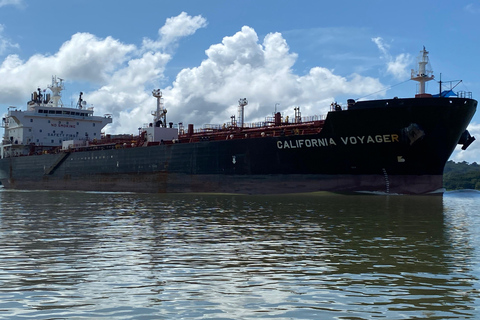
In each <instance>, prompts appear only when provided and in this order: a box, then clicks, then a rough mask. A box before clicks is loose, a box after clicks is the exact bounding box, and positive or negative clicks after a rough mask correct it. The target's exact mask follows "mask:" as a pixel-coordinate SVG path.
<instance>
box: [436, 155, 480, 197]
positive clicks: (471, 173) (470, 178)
mask: <svg viewBox="0 0 480 320" xmlns="http://www.w3.org/2000/svg"><path fill="white" fill-rule="evenodd" d="M443 187H444V188H445V189H447V190H460V189H475V190H480V165H479V164H477V163H476V162H473V163H470V164H469V163H468V162H466V161H463V162H454V161H452V160H449V161H448V162H447V163H446V165H445V169H444V170H443Z"/></svg>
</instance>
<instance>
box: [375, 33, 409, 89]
mask: <svg viewBox="0 0 480 320" xmlns="http://www.w3.org/2000/svg"><path fill="white" fill-rule="evenodd" d="M372 41H373V42H374V43H375V44H376V45H377V47H378V50H380V52H381V53H382V58H383V59H384V60H385V61H386V64H387V72H388V73H390V74H391V75H393V76H394V77H395V78H396V79H398V80H406V79H408V78H409V77H410V72H409V69H408V66H409V65H410V64H411V62H412V58H411V56H410V55H409V54H404V53H402V54H399V55H397V56H396V57H392V55H391V54H390V46H389V45H388V44H386V43H385V42H384V40H383V39H382V38H381V37H376V38H372Z"/></svg>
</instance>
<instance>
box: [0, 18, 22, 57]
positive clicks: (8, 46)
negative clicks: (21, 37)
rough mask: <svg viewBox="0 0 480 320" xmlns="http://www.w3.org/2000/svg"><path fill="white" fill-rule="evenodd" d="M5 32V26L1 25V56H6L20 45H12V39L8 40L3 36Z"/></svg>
mask: <svg viewBox="0 0 480 320" xmlns="http://www.w3.org/2000/svg"><path fill="white" fill-rule="evenodd" d="M4 30H5V27H4V25H2V24H0V55H2V54H4V53H5V52H6V51H7V50H8V49H11V48H16V49H18V48H19V45H18V44H17V43H12V42H11V41H10V39H8V38H6V37H5V36H4V35H3V31H4Z"/></svg>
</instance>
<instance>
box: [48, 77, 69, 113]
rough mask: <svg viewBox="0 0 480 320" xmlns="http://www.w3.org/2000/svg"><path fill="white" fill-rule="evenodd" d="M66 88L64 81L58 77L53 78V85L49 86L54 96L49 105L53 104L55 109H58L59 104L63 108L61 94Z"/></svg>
mask: <svg viewBox="0 0 480 320" xmlns="http://www.w3.org/2000/svg"><path fill="white" fill-rule="evenodd" d="M57 79H58V80H57ZM64 88H65V87H64V85H63V79H61V78H57V76H53V77H52V84H51V85H49V86H48V89H50V90H51V91H52V93H53V94H52V97H51V98H50V101H49V102H48V103H49V104H52V105H53V106H54V107H58V105H59V104H60V106H62V107H63V102H62V100H61V98H62V95H61V94H60V93H61V92H62V90H63V89H64Z"/></svg>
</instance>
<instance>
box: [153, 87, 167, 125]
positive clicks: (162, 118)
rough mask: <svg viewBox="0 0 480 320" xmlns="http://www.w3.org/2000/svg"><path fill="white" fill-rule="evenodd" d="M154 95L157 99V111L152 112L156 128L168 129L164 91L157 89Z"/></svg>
mask: <svg viewBox="0 0 480 320" xmlns="http://www.w3.org/2000/svg"><path fill="white" fill-rule="evenodd" d="M152 95H153V96H154V97H155V98H157V110H156V111H154V112H152V115H153V117H154V118H153V119H154V122H155V127H164V128H166V127H167V109H165V108H164V106H163V98H162V91H161V90H160V89H155V90H153V91H152Z"/></svg>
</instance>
